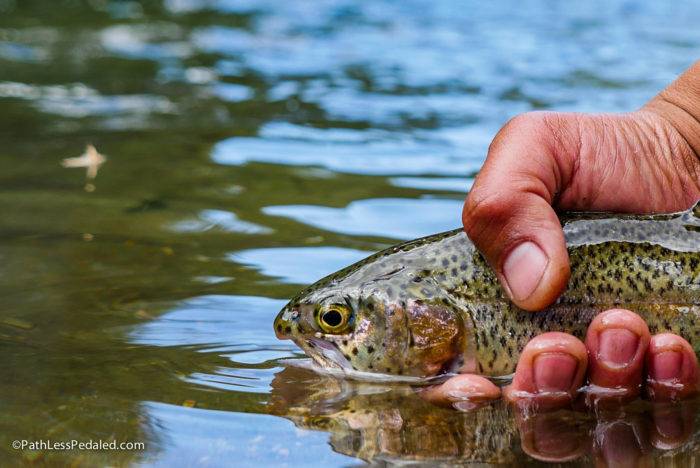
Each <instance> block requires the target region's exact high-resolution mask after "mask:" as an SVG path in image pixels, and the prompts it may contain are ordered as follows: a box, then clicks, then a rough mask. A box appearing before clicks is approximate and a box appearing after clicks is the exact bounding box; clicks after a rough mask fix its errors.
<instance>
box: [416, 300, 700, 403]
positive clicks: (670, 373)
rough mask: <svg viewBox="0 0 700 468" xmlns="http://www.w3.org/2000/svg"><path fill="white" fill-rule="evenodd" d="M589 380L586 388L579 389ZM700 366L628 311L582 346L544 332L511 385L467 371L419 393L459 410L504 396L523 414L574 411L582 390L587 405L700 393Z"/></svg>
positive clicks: (601, 323) (603, 322) (611, 316)
mask: <svg viewBox="0 0 700 468" xmlns="http://www.w3.org/2000/svg"><path fill="white" fill-rule="evenodd" d="M586 377H587V381H588V386H587V387H585V388H582V387H583V385H584V383H585V382H586ZM699 384H700V367H699V366H698V360H697V357H696V356H695V352H694V351H693V348H692V347H691V346H690V344H689V343H688V342H687V341H686V340H684V339H683V338H681V337H680V336H678V335H675V334H671V333H661V334H657V335H654V336H650V334H649V328H648V327H647V324H646V323H645V322H644V320H642V318H641V317H639V316H638V315H636V314H635V313H633V312H630V311H628V310H624V309H611V310H608V311H606V312H603V313H601V314H599V315H598V316H596V317H595V318H594V319H593V321H592V322H591V324H590V325H589V327H588V332H587V334H586V340H585V344H584V343H583V342H581V341H580V340H579V339H578V338H576V337H574V336H573V335H569V334H566V333H560V332H549V333H543V334H541V335H539V336H537V337H535V338H533V339H532V340H530V342H529V343H528V344H527V345H526V346H525V349H524V350H523V351H522V353H521V354H520V358H519V360H518V365H517V367H516V370H515V375H514V376H513V381H512V383H511V384H510V385H509V386H507V387H505V388H504V389H503V391H502V392H501V389H500V388H499V387H497V386H496V385H494V384H493V383H492V382H491V381H489V380H488V379H486V378H485V377H483V376H480V375H475V374H462V375H458V376H455V377H452V378H450V379H449V380H447V381H446V382H444V383H443V384H441V385H437V386H434V387H430V388H428V389H427V390H424V391H423V392H421V396H422V397H423V398H425V399H427V400H428V401H431V402H433V403H435V404H438V405H442V406H447V405H449V406H453V407H455V408H457V409H462V410H465V409H469V408H470V407H472V406H475V405H478V404H481V403H483V402H487V401H490V400H494V399H497V398H499V397H500V396H501V393H502V394H503V396H504V398H506V400H508V401H509V402H511V403H513V404H515V405H516V406H518V407H519V408H520V409H526V410H528V412H531V410H541V409H547V410H549V409H555V408H561V407H565V406H570V405H571V404H572V403H574V402H575V401H576V400H577V398H578V396H579V394H580V393H581V392H583V393H584V395H585V399H586V400H587V402H588V403H589V405H596V406H599V405H600V404H603V405H605V404H607V403H610V402H614V403H619V402H625V401H629V400H631V399H633V398H636V397H637V396H639V395H640V393H642V392H644V393H645V394H646V396H647V397H648V398H649V399H650V400H653V401H675V400H680V399H683V398H685V397H688V396H690V395H693V394H695V393H696V392H697V391H698V388H699Z"/></svg>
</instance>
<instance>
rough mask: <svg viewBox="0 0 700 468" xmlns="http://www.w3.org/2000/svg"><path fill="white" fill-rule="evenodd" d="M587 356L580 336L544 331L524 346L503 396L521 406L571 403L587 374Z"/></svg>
mask: <svg viewBox="0 0 700 468" xmlns="http://www.w3.org/2000/svg"><path fill="white" fill-rule="evenodd" d="M587 362H588V357H587V354H586V347H585V346H584V345H583V343H581V341H580V340H579V339H577V338H576V337H574V336H571V335H568V334H566V333H560V332H549V333H543V334H542V335H539V336H537V337H535V338H533V339H532V340H530V342H529V343H528V344H527V345H526V346H525V349H524V350H523V352H522V353H521V354H520V359H519V360H518V365H517V367H516V369H515V375H514V376H513V382H512V383H511V384H510V385H509V386H508V387H506V388H505V389H504V396H505V397H506V399H507V400H508V401H510V402H511V403H514V404H515V405H516V406H518V407H519V408H521V409H533V408H534V409H552V408H558V407H562V406H566V405H567V404H570V403H571V401H572V400H573V399H574V397H575V395H576V391H577V390H578V388H579V387H580V386H581V384H582V383H583V378H584V376H585V375H586V365H587Z"/></svg>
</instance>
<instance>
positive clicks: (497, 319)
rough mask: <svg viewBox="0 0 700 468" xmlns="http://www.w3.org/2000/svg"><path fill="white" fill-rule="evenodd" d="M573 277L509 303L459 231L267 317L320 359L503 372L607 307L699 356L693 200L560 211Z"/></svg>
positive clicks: (339, 276) (348, 274)
mask: <svg viewBox="0 0 700 468" xmlns="http://www.w3.org/2000/svg"><path fill="white" fill-rule="evenodd" d="M561 223H562V227H563V229H564V234H565V237H566V241H567V248H568V252H569V257H570V265H571V278H570V280H569V283H568V286H567V289H566V290H565V291H564V293H563V294H562V295H561V296H560V298H559V299H558V300H557V302H556V303H555V304H553V305H552V306H550V307H548V308H547V309H545V310H544V311H541V312H537V313H531V312H527V311H523V310H521V309H519V308H518V307H517V306H515V305H514V304H513V303H512V302H511V301H510V300H509V299H508V297H507V295H506V294H505V292H504V291H503V289H502V288H501V286H500V284H499V282H498V280H497V278H496V275H495V274H494V272H493V270H492V269H491V267H490V266H489V265H488V264H487V262H486V260H485V259H484V257H483V256H482V255H481V254H480V252H479V251H478V250H477V249H476V248H475V246H474V245H473V244H472V243H471V241H470V240H469V239H468V237H467V236H466V234H464V232H463V231H462V230H459V229H457V230H453V231H448V232H445V233H440V234H436V235H433V236H429V237H425V238H421V239H417V240H413V241H409V242H406V243H403V244H399V245H396V246H394V247H390V248H389V249H386V250H383V251H381V252H378V253H376V254H374V255H371V256H370V257H368V258H366V259H364V260H362V261H360V262H358V263H356V264H354V265H351V266H349V267H347V268H344V269H343V270H340V271H338V272H336V273H334V274H332V275H329V276H327V277H325V278H323V279H321V280H319V281H318V282H316V283H314V284H313V285H311V286H309V287H308V288H306V289H304V290H303V291H301V292H300V293H299V294H298V295H297V296H296V297H294V298H293V299H292V300H291V301H290V302H289V303H288V304H287V305H286V306H285V308H284V309H283V310H282V311H281V312H280V313H279V315H278V316H277V319H276V320H275V325H274V326H275V329H276V332H277V335H278V337H280V338H290V339H292V340H294V342H295V343H296V344H297V345H298V346H300V347H301V348H302V349H303V350H304V351H305V352H306V353H307V354H308V355H309V356H311V357H312V358H314V360H315V361H316V362H317V363H318V364H320V365H322V366H324V367H330V368H339V369H346V370H349V371H360V372H373V373H382V374H392V375H400V376H413V377H430V376H434V375H438V374H441V373H446V372H478V373H481V374H484V375H488V376H502V375H508V374H511V373H512V372H513V371H514V369H515V365H516V363H517V360H518V356H519V353H520V351H521V350H522V348H523V347H524V346H525V344H526V343H527V342H528V341H529V340H530V339H532V338H533V337H534V336H536V335H538V334H540V333H543V332H546V331H563V332H567V333H571V334H573V335H575V336H577V337H579V338H583V336H584V335H585V332H586V329H587V327H588V325H589V324H590V322H591V320H592V319H593V317H595V316H596V315H597V314H598V313H600V312H602V311H604V310H607V309H610V308H615V307H620V308H625V309H629V310H632V311H634V312H636V313H638V314H639V315H640V316H642V317H643V318H644V319H645V320H646V321H647V323H648V324H649V328H650V330H651V332H652V333H658V332H664V331H667V332H672V333H677V334H679V335H681V336H683V337H684V338H685V339H687V340H688V341H689V342H690V343H691V345H692V346H693V348H694V349H695V352H696V353H697V354H700V327H698V325H700V203H699V204H698V205H696V206H695V207H694V208H693V209H690V210H688V211H685V212H681V213H675V214H668V215H653V216H646V215H645V216H642V215H613V214H605V213H599V214H568V215H563V216H562V217H561Z"/></svg>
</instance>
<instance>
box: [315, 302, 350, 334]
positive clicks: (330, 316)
mask: <svg viewBox="0 0 700 468" xmlns="http://www.w3.org/2000/svg"><path fill="white" fill-rule="evenodd" d="M348 315H349V314H348V309H347V308H345V307H342V306H336V305H334V306H331V307H329V308H328V309H326V310H323V311H322V312H321V313H320V314H319V316H318V324H319V325H320V327H321V329H323V331H325V332H338V331H340V330H342V329H343V327H345V325H347V322H348Z"/></svg>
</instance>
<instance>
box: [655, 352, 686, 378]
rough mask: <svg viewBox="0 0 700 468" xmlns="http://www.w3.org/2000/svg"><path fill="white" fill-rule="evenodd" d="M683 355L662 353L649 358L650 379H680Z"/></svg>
mask: <svg viewBox="0 0 700 468" xmlns="http://www.w3.org/2000/svg"><path fill="white" fill-rule="evenodd" d="M682 366H683V355H682V354H681V353H679V352H677V351H664V352H662V353H658V354H655V355H654V356H652V358H651V369H650V370H651V378H652V379H654V380H658V381H665V380H677V379H680V378H681V368H682Z"/></svg>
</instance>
